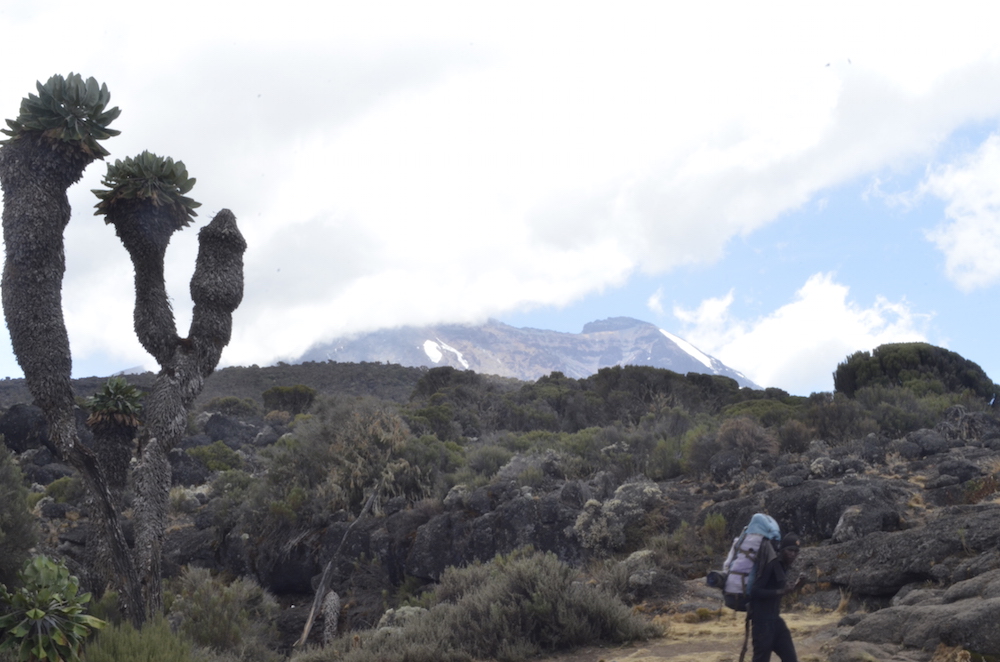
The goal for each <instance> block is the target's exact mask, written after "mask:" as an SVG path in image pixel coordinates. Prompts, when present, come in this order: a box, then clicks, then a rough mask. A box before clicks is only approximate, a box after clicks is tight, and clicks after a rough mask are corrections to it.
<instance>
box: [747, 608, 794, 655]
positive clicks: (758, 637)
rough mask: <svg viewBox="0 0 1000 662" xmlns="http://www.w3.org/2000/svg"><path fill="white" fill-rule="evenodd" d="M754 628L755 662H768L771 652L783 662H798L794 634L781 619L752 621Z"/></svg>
mask: <svg viewBox="0 0 1000 662" xmlns="http://www.w3.org/2000/svg"><path fill="white" fill-rule="evenodd" d="M751 623H752V624H753V628H752V630H751V632H752V633H753V662H768V660H770V659H771V651H774V652H775V653H776V654H777V655H778V659H779V660H781V662H798V660H799V658H797V657H795V646H794V645H793V644H792V633H791V632H789V631H788V626H787V625H785V621H783V620H782V619H781V618H761V619H759V620H758V619H756V618H755V619H753V620H752V621H751Z"/></svg>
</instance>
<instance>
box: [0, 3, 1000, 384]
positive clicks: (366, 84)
mask: <svg viewBox="0 0 1000 662" xmlns="http://www.w3.org/2000/svg"><path fill="white" fill-rule="evenodd" d="M227 5H228V6H227ZM230 7H231V4H229V3H221V2H214V1H211V0H202V1H200V2H187V1H186V0H180V1H178V2H174V3H171V4H170V7H169V11H167V10H165V9H164V8H163V7H161V6H160V5H155V4H146V5H143V4H141V3H140V4H135V3H129V4H125V3H116V2H110V3H106V4H104V5H102V7H101V9H100V11H95V10H94V9H93V8H92V7H90V6H89V5H86V4H82V3H79V2H59V1H53V2H46V3H37V2H20V1H17V0H15V1H14V2H11V1H7V2H5V3H3V5H0V34H2V35H3V38H2V39H0V57H2V61H3V62H4V63H5V71H4V75H3V76H2V77H0V113H2V115H0V116H2V117H7V118H14V117H15V116H16V115H17V111H18V108H19V104H20V100H21V98H22V97H24V96H25V95H26V94H28V93H30V92H34V89H35V82H36V81H39V80H40V81H43V82H44V81H45V80H46V79H47V78H48V77H49V76H51V75H52V74H55V73H59V74H62V75H67V74H68V73H70V72H76V73H80V74H82V75H83V76H84V77H89V76H93V77H95V78H96V79H97V80H98V81H100V82H103V83H106V84H107V85H108V88H109V90H110V92H111V104H112V105H113V106H118V107H119V108H121V111H122V113H121V116H120V117H119V118H118V119H117V120H116V121H115V122H114V123H113V124H112V128H116V129H118V130H120V131H121V135H119V136H117V137H114V138H112V139H110V140H108V141H105V143H104V146H105V147H106V148H107V149H108V150H109V151H110V152H111V156H110V157H109V160H114V159H116V158H119V159H120V158H124V157H126V156H135V155H136V154H138V153H140V152H142V151H143V150H146V149H148V150H150V151H152V152H155V153H157V154H160V155H163V156H171V157H172V158H174V159H175V160H180V161H183V162H184V163H185V165H186V166H187V169H188V172H189V173H190V175H191V176H193V177H196V178H197V180H198V182H197V184H196V186H195V187H194V189H193V190H192V191H191V193H190V194H189V195H190V196H191V197H193V198H195V199H196V200H198V201H199V202H201V203H202V205H203V206H202V207H201V208H199V216H198V218H197V219H196V223H195V224H194V226H193V227H192V228H189V229H187V230H186V231H184V232H181V233H178V234H177V235H175V237H174V239H173V240H172V242H171V246H170V248H169V250H168V254H167V279H168V290H169V292H170V295H171V298H172V301H173V305H174V311H175V315H176V317H177V319H178V326H179V329H180V331H181V334H182V335H184V334H185V333H186V329H187V326H188V324H189V323H190V314H191V301H190V297H189V295H188V282H189V280H190V277H191V273H192V272H193V269H194V258H195V255H196V252H197V228H199V227H201V226H203V225H204V224H205V223H207V222H208V220H210V219H211V217H212V216H213V215H214V214H215V213H216V212H217V211H218V210H220V209H223V208H228V209H231V210H232V211H233V213H234V214H235V215H236V217H237V220H238V222H239V225H240V228H241V230H242V232H243V234H244V236H245V237H246V239H247V242H248V245H249V248H248V250H247V253H246V255H245V268H246V279H245V296H244V300H243V303H242V305H241V306H240V308H239V309H238V310H237V312H236V313H235V315H234V332H233V339H232V342H231V343H230V345H229V346H228V347H227V348H226V350H225V352H224V354H223V358H222V363H221V365H251V364H257V365H261V366H264V365H270V364H273V363H275V362H276V361H279V360H284V361H291V360H294V359H295V358H296V357H298V356H300V355H301V354H302V353H303V352H305V351H306V350H307V349H309V348H310V347H311V346H313V345H314V344H316V343H320V342H325V341H328V340H331V339H333V338H336V337H339V336H343V335H347V334H352V333H361V332H365V331H372V330H376V329H379V328H386V327H394V326H401V325H426V324H434V323H480V322H484V321H486V320H487V319H490V318H493V319H497V320H500V321H502V322H505V323H507V324H512V325H514V326H518V327H534V328H544V329H553V330H557V331H565V332H574V333H578V332H580V331H581V329H582V327H583V325H584V324H585V323H587V322H589V321H594V320H598V319H604V318H607V317H617V316H629V317H635V318H638V319H642V320H645V321H649V322H652V323H655V324H657V325H658V326H660V327H661V328H663V329H665V330H667V331H669V332H670V333H673V334H675V335H677V336H680V337H682V338H684V339H686V340H688V341H689V342H690V343H692V344H693V345H695V346H696V347H697V348H698V349H700V350H701V351H703V352H705V353H707V354H710V355H712V356H714V357H716V358H718V359H719V360H721V361H723V362H724V363H725V364H727V365H729V366H730V367H732V368H734V369H736V370H739V371H741V372H743V373H744V374H746V375H747V376H748V377H749V378H751V379H752V380H753V381H755V382H756V383H758V384H761V385H763V386H775V387H779V388H783V389H785V390H786V391H789V392H790V393H793V394H800V395H808V394H809V393H812V392H816V391H830V390H832V389H833V380H832V376H831V375H832V373H833V371H834V370H835V369H836V365H837V363H838V362H840V361H842V360H844V359H845V358H846V357H847V356H848V355H850V354H852V353H853V352H855V351H859V350H866V351H867V350H871V349H874V348H875V347H877V346H878V345H880V344H883V343H888V342H904V341H926V342H930V343H933V344H935V345H939V346H942V347H947V348H948V349H951V350H952V351H955V352H958V353H959V354H961V355H962V356H964V357H965V358H967V359H970V360H972V361H975V362H976V363H978V364H979V365H980V366H981V367H982V368H983V369H984V370H985V371H986V372H987V374H988V375H989V376H990V377H991V378H992V379H994V380H1000V343H997V342H995V340H994V333H993V330H994V328H995V326H996V324H997V322H998V321H1000V318H998V315H997V311H996V307H995V305H994V302H995V300H996V297H997V294H998V293H1000V85H998V84H997V81H998V80H1000V40H998V39H997V38H996V31H995V26H996V25H997V24H1000V5H993V4H991V3H984V2H972V3H962V2H950V3H948V5H947V8H945V6H944V3H921V2H912V1H910V2H898V3H897V2H880V3H870V2H839V3H835V4H831V3H808V2H789V3H778V2H774V3H769V2H764V3H745V2H703V3H675V2H614V3H611V2H606V3H596V2H538V1H535V2H503V3H473V2H419V3H413V2H378V1H375V2H364V3H359V2H328V3H323V4H320V3H316V2H308V3H307V2H298V1H297V0H287V1H286V2H283V3H281V4H280V5H273V4H272V5H259V7H258V6H256V5H243V6H241V7H240V8H239V10H238V11H234V10H233V9H231V8H230ZM105 172H106V165H105V164H104V163H101V162H96V163H94V164H92V165H91V166H89V167H88V169H87V171H86V172H85V174H84V177H83V179H82V180H81V181H80V182H79V183H78V184H76V185H75V186H74V187H72V188H71V189H70V193H69V198H70V203H71V205H72V207H73V217H72V220H71V222H70V224H69V226H68V228H67V231H66V242H67V245H66V250H67V272H66V276H65V281H64V290H63V296H64V301H63V306H64V313H65V317H66V324H67V327H68V330H69V334H70V341H71V347H72V352H73V359H74V376H89V375H108V374H111V373H114V372H117V371H120V370H126V369H131V368H135V367H139V366H142V367H145V368H148V369H154V370H155V369H156V365H155V362H154V361H153V360H152V358H151V357H150V356H149V355H148V354H146V353H145V352H144V350H143V349H142V348H141V346H140V345H139V343H138V341H137V340H136V339H135V336H134V333H133V331H132V321H131V316H132V305H133V290H132V267H131V263H130V262H129V260H128V256H127V254H126V253H125V250H124V249H123V248H122V247H121V245H120V244H119V243H118V241H117V238H116V237H115V235H114V231H113V229H112V228H111V227H110V226H106V225H105V224H104V223H103V222H102V217H96V216H93V206H94V204H95V203H96V199H95V198H94V196H93V194H92V193H91V192H90V191H91V189H94V188H98V187H99V186H100V183H101V177H102V176H103V175H104V174H105ZM0 376H9V377H19V376H21V372H20V368H19V367H18V365H17V362H16V359H15V358H14V356H13V354H12V352H11V350H10V346H9V340H8V339H7V338H6V337H4V338H3V339H2V341H0Z"/></svg>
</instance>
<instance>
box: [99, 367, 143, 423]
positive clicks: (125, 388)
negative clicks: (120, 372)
mask: <svg viewBox="0 0 1000 662" xmlns="http://www.w3.org/2000/svg"><path fill="white" fill-rule="evenodd" d="M86 406H87V409H89V410H90V417H89V418H87V425H89V426H90V427H92V428H99V427H102V426H109V427H128V428H136V427H139V412H141V411H142V392H141V391H139V389H137V388H136V387H135V386H132V385H131V384H129V383H128V382H127V381H125V378H124V377H112V378H111V379H109V380H108V381H107V383H105V385H104V386H103V387H102V388H101V390H100V391H98V392H97V393H95V394H94V395H93V396H92V397H89V398H87V401H86Z"/></svg>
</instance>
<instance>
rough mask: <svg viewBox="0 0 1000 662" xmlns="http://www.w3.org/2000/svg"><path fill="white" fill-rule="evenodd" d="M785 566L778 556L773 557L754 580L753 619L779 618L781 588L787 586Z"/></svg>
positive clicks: (751, 597) (752, 597)
mask: <svg viewBox="0 0 1000 662" xmlns="http://www.w3.org/2000/svg"><path fill="white" fill-rule="evenodd" d="M785 580H786V576H785V568H784V566H783V565H781V561H780V560H779V559H777V558H774V559H771V560H770V561H768V562H767V563H766V564H764V567H763V568H762V569H761V571H760V574H759V575H758V576H757V578H756V579H755V580H754V583H753V592H752V593H751V594H750V608H751V609H752V610H753V611H752V616H751V617H752V618H753V620H755V621H756V620H758V619H760V620H764V619H768V618H778V617H779V615H780V612H781V589H783V588H785Z"/></svg>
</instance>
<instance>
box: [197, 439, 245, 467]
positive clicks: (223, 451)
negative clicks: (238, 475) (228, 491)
mask: <svg viewBox="0 0 1000 662" xmlns="http://www.w3.org/2000/svg"><path fill="white" fill-rule="evenodd" d="M187 453H188V455H190V456H191V457H193V458H194V459H196V460H198V461H199V462H201V463H202V464H204V465H205V466H206V467H208V469H209V471H229V470H230V469H239V468H240V467H242V466H243V460H242V459H240V455H239V453H237V452H236V451H234V450H233V449H231V448H230V447H229V446H226V444H225V442H223V441H213V442H212V443H210V444H208V445H205V446H197V447H195V448H189V449H188V451H187Z"/></svg>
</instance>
